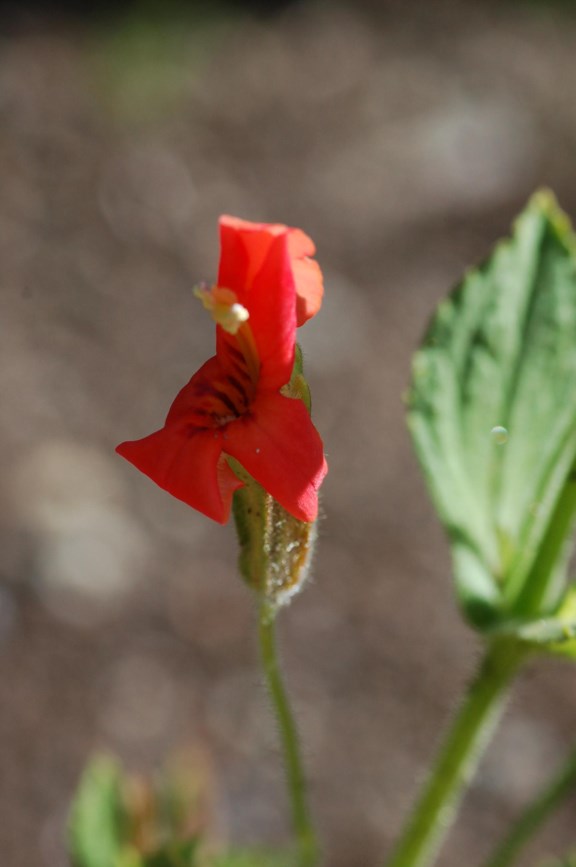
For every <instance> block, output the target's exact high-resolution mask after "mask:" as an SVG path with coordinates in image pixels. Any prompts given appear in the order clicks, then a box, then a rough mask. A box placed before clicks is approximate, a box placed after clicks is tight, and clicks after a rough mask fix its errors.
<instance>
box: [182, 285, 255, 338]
mask: <svg viewBox="0 0 576 867" xmlns="http://www.w3.org/2000/svg"><path fill="white" fill-rule="evenodd" d="M194 295H195V296H196V298H199V299H200V301H201V302H202V304H203V305H204V307H205V308H206V310H208V312H209V313H211V314H212V319H213V320H214V322H216V323H217V324H218V325H220V327H221V328H223V329H224V331H226V332H228V334H237V333H238V330H239V329H240V328H241V327H242V325H243V323H244V322H247V321H248V319H249V317H250V314H249V313H248V311H247V310H246V308H245V307H244V305H242V304H239V303H238V299H237V297H236V293H235V292H232V290H231V289H225V288H223V287H222V286H212V288H211V289H207V288H206V287H205V286H197V287H196V288H195V289H194Z"/></svg>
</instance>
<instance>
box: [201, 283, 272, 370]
mask: <svg viewBox="0 0 576 867" xmlns="http://www.w3.org/2000/svg"><path fill="white" fill-rule="evenodd" d="M194 295H195V296H196V297H197V298H199V299H200V301H201V302H202V304H203V305H204V307H205V308H206V310H208V312H209V313H210V314H211V316H212V319H213V320H214V321H215V322H216V323H217V325H219V326H220V327H221V328H223V329H224V331H226V332H227V333H228V334H231V335H232V336H233V337H235V338H236V341H237V343H238V348H239V349H240V351H241V352H242V355H243V356H244V360H245V362H246V367H247V369H248V373H249V375H250V379H251V380H252V382H253V383H254V384H256V383H257V382H258V374H259V372H260V358H259V356H258V349H257V347H256V342H255V340H254V335H253V334H252V329H251V328H250V325H249V324H248V319H249V318H250V313H249V311H248V310H247V309H246V307H244V305H243V304H240V302H239V301H238V296H237V295H236V293H235V292H233V291H232V289H226V288H225V287H224V286H211V287H210V288H208V287H207V286H197V287H196V288H195V289H194Z"/></svg>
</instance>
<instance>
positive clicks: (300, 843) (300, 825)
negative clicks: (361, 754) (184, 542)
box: [260, 603, 318, 867]
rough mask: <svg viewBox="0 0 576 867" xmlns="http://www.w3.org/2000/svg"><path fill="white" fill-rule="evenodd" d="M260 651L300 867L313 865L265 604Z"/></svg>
mask: <svg viewBox="0 0 576 867" xmlns="http://www.w3.org/2000/svg"><path fill="white" fill-rule="evenodd" d="M260 653H261V657H262V666H263V669H264V675H265V678H266V685H267V687H268V692H269V694H270V698H271V700H272V704H273V706H274V712H275V714H276V719H277V722H278V730H279V734H280V742H281V746H282V754H283V759H284V767H285V771H286V784H287V787H288V795H289V798H290V807H291V813H292V827H293V830H294V835H295V837H296V843H297V865H298V867H314V865H315V864H316V862H317V857H318V848H317V843H316V835H315V833H314V830H313V828H312V823H311V821H310V812H309V809H308V803H307V798H306V784H305V780H304V770H303V765H302V758H301V755H300V747H299V743H298V732H297V729H296V723H295V720H294V715H293V713H292V710H291V708H290V703H289V701H288V695H287V693H286V689H285V687H284V684H283V682H282V674H281V671H280V664H279V660H278V651H277V647H276V630H275V612H274V611H272V610H271V609H270V606H269V605H268V604H266V603H264V604H263V605H262V607H261V608H260Z"/></svg>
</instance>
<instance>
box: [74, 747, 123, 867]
mask: <svg viewBox="0 0 576 867" xmlns="http://www.w3.org/2000/svg"><path fill="white" fill-rule="evenodd" d="M121 784H122V777H121V773H120V769H119V767H118V765H117V764H116V763H115V762H114V761H113V760H112V759H110V758H106V757H100V758H97V759H95V760H94V761H92V762H91V763H90V765H89V766H88V768H87V769H86V771H85V772H84V775H83V777H82V780H81V783H80V787H79V790H78V793H77V795H76V799H75V801H74V804H73V807H72V814H71V819H70V846H71V855H72V860H73V863H74V865H75V867H138V864H139V861H138V860H134V858H133V857H132V860H131V861H130V860H127V859H128V855H129V853H126V851H125V850H124V844H125V831H126V815H125V812H124V806H123V803H122V792H121Z"/></svg>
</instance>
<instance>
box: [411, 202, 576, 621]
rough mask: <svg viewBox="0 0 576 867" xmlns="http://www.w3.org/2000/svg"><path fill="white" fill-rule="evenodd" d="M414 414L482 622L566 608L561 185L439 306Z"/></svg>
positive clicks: (572, 257) (575, 296)
mask: <svg viewBox="0 0 576 867" xmlns="http://www.w3.org/2000/svg"><path fill="white" fill-rule="evenodd" d="M408 423H409V426H410V429H411V432H412V435H413V439H414V444H415V447H416V451H417V453H418V456H419V458H420V462H421V465H422V467H423V470H424V473H425V475H426V479H427V482H428V486H429V489H430V493H431V495H432V499H433V501H434V504H435V506H436V509H437V511H438V514H439V516H440V519H441V521H442V523H443V525H444V528H445V530H446V532H447V534H448V538H449V541H450V545H451V550H452V558H453V564H454V574H455V581H456V587H457V592H458V597H459V599H460V603H461V606H462V608H463V611H464V613H465V615H466V617H467V619H468V620H469V622H470V623H471V624H472V625H474V626H475V627H476V628H478V629H480V630H491V629H493V628H494V627H495V626H496V625H498V624H504V623H509V622H510V621H514V620H516V621H522V622H524V621H526V620H535V619H537V618H539V617H546V616H548V615H551V614H553V612H554V611H555V610H556V608H557V606H558V604H559V600H560V599H561V598H562V594H563V592H564V588H565V586H566V568H567V555H568V553H569V550H568V545H567V539H568V538H569V534H570V531H571V529H572V526H573V521H574V512H575V509H576V496H573V491H572V490H571V487H570V480H571V470H572V468H573V467H574V466H575V462H576V241H575V238H574V235H573V234H572V231H571V229H570V225H569V222H568V220H567V218H566V216H565V215H564V214H563V213H562V211H561V210H560V209H559V208H558V206H557V204H556V202H555V200H554V198H553V196H552V195H551V194H550V193H546V192H541V193H538V194H536V195H535V196H534V197H533V198H532V200H531V201H530V202H529V204H528V206H527V208H526V209H525V211H524V212H523V213H522V215H521V216H520V217H519V218H518V220H517V222H516V224H515V226H514V230H513V233H512V237H511V238H509V239H506V240H505V241H502V242H501V243H499V244H498V245H497V246H496V247H495V249H494V250H493V252H492V254H491V255H490V256H489V257H488V259H487V260H486V261H485V262H484V263H483V264H482V265H480V266H479V267H478V268H475V269H472V270H471V271H469V272H468V273H467V274H466V276H465V277H464V279H463V281H462V282H461V284H460V285H459V286H458V287H457V289H456V290H455V292H454V293H453V294H452V295H451V296H450V297H449V298H448V299H446V300H445V301H443V302H442V303H441V304H440V305H439V307H438V309H437V312H436V315H435V316H434V318H433V320H432V323H431V326H430V329H429V331H428V334H427V335H426V338H425V340H424V343H423V345H422V347H421V348H420V350H419V351H418V352H417V353H416V356H415V358H414V366H413V379H412V385H411V388H410V391H409V395H408ZM575 490H576V489H575Z"/></svg>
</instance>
